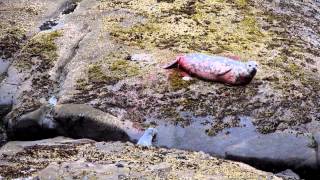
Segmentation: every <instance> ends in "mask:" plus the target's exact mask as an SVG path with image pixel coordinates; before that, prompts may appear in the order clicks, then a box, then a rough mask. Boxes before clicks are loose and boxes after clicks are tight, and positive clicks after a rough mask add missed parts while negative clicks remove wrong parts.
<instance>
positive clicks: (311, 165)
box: [226, 133, 318, 176]
mask: <svg viewBox="0 0 320 180" xmlns="http://www.w3.org/2000/svg"><path fill="white" fill-rule="evenodd" d="M311 141H312V139H311V138H310V136H308V135H299V134H294V133H293V134H290V133H273V134H268V135H265V136H253V137H251V138H248V139H246V140H244V141H243V142H241V143H238V144H235V145H232V146H229V147H228V148H227V149H226V158H228V159H233V160H239V161H243V162H247V163H249V164H251V165H255V166H256V167H260V168H266V167H273V168H274V169H277V168H280V169H281V168H283V167H291V168H292V169H294V170H295V171H297V172H299V173H303V171H304V170H306V169H308V170H311V171H310V172H309V175H310V176H312V171H313V173H314V172H316V169H317V164H318V162H317V161H318V160H317V155H316V154H317V153H316V149H315V148H313V147H310V142H311ZM304 175H305V174H304Z"/></svg>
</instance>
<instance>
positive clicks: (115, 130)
mask: <svg viewBox="0 0 320 180" xmlns="http://www.w3.org/2000/svg"><path fill="white" fill-rule="evenodd" d="M54 119H55V120H56V122H57V123H58V128H57V129H58V130H59V131H60V132H62V134H64V135H65V136H68V137H73V138H90V139H94V140H98V141H109V140H118V141H128V140H129V136H128V135H127V133H126V132H124V130H123V129H122V128H121V121H120V120H119V119H118V118H117V117H115V116H112V115H110V114H108V113H105V112H103V111H100V110H97V109H95V108H92V107H90V106H88V105H83V104H63V105H57V106H56V107H55V110H54Z"/></svg>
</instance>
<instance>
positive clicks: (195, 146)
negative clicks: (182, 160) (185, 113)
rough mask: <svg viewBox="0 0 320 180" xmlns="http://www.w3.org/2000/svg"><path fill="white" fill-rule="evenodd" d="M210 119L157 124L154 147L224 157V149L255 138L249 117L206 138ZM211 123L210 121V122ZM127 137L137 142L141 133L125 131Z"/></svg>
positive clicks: (134, 130) (255, 132)
mask: <svg viewBox="0 0 320 180" xmlns="http://www.w3.org/2000/svg"><path fill="white" fill-rule="evenodd" d="M209 120H210V118H208V117H204V118H195V119H194V120H193V122H191V124H190V125H189V126H185V127H182V126H179V125H173V124H170V123H168V122H157V124H158V125H157V126H156V129H157V131H158V134H157V137H156V141H155V143H154V145H155V146H160V147H167V148H176V149H184V150H193V151H203V152H207V153H210V154H214V155H217V156H221V157H224V156H225V151H226V148H227V147H228V146H230V145H233V144H238V143H241V142H242V141H245V140H248V139H249V138H251V137H256V136H257V135H259V133H258V132H257V131H256V129H255V127H254V125H253V124H252V122H251V120H250V118H249V117H240V126H239V127H233V128H226V129H224V130H223V131H221V132H220V133H218V134H217V135H216V136H208V135H207V134H206V129H209V128H210V127H211V124H210V123H208V122H210V121H209ZM211 121H212V120H211ZM127 130H128V131H127V133H128V134H129V136H130V137H131V138H132V139H134V140H137V139H139V138H140V137H141V136H142V134H143V131H139V130H137V129H134V128H129V129H127Z"/></svg>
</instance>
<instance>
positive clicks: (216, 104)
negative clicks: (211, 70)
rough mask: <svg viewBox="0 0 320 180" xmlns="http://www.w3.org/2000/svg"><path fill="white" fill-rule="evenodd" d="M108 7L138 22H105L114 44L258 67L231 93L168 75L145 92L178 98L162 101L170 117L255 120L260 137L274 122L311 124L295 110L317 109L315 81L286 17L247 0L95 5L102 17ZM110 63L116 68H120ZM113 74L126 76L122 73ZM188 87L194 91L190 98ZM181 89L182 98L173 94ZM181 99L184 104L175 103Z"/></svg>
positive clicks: (116, 19)
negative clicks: (225, 57) (227, 58)
mask: <svg viewBox="0 0 320 180" xmlns="http://www.w3.org/2000/svg"><path fill="white" fill-rule="evenodd" d="M106 4H108V6H107V5H106ZM188 5H189V7H188ZM110 7H117V8H118V7H121V8H126V9H129V10H130V12H131V13H133V14H135V15H138V16H142V17H143V18H144V20H143V21H141V22H139V23H136V24H134V25H133V26H130V27H125V26H122V25H121V23H122V22H123V21H124V20H125V19H126V18H130V17H132V16H130V17H129V16H122V15H121V16H120V17H121V18H119V16H114V15H111V16H109V15H107V16H105V18H104V21H103V22H104V26H105V27H106V28H105V30H106V31H108V32H110V35H111V38H112V40H114V41H116V42H118V43H120V44H125V45H128V46H131V47H135V48H138V49H148V50H151V51H158V50H159V49H166V50H171V51H173V52H175V53H187V52H203V53H208V54H217V53H221V54H234V55H238V56H240V57H241V58H242V59H249V58H250V59H253V60H255V61H257V62H258V63H259V65H260V66H259V70H258V74H257V76H256V77H255V79H254V80H253V82H252V83H251V84H249V85H248V86H247V88H241V87H236V88H231V87H225V86H224V85H221V84H218V83H212V84H210V83H209V82H206V83H198V82H197V83H196V84H192V86H191V84H189V82H185V81H183V80H182V79H181V76H180V75H179V73H178V72H175V73H174V74H172V76H170V75H169V78H168V79H166V80H168V81H165V80H163V79H161V81H158V82H157V83H158V84H157V85H156V86H155V87H152V88H151V90H152V92H157V93H159V92H160V93H162V94H164V96H166V95H168V94H170V93H177V94H178V96H174V97H167V101H168V102H167V103H166V105H165V106H167V105H170V106H172V107H173V110H177V109H175V108H179V110H177V111H180V110H183V111H189V112H192V113H193V114H201V115H212V116H215V117H218V119H220V120H221V119H222V118H223V117H225V116H229V115H230V116H233V115H239V114H245V115H249V116H252V117H253V118H254V119H255V125H257V126H259V128H258V129H259V131H261V132H263V133H269V132H273V131H275V130H276V129H277V127H278V125H279V124H280V122H285V121H288V123H286V124H287V126H291V125H292V124H295V123H294V122H298V123H300V122H304V120H303V119H309V118H305V117H306V116H308V113H310V110H308V109H305V110H304V111H303V112H302V113H300V114H299V113H298V112H299V110H301V109H303V108H302V107H299V106H297V104H299V103H300V104H301V103H307V106H310V107H314V109H315V106H316V105H317V104H318V102H316V100H317V99H316V98H317V97H316V96H315V94H316V93H315V92H317V91H318V90H319V88H318V87H319V85H318V84H317V83H316V82H317V78H316V77H315V74H314V73H311V72H308V70H307V69H306V68H305V67H304V65H303V63H301V62H303V61H305V57H304V53H305V52H306V50H305V49H303V47H304V42H301V41H300V40H298V39H294V38H288V37H290V34H286V28H285V26H284V24H285V23H286V21H289V20H290V21H291V20H292V18H287V17H285V16H278V15H275V14H271V13H267V12H264V11H262V10H261V9H260V10H259V9H258V8H257V7H254V5H253V4H252V3H251V2H250V1H247V0H237V1H225V0H204V1H193V0H190V1H182V0H176V1H174V2H173V3H165V2H160V3H155V2H154V1H151V0H146V1H137V0H133V1H130V2H128V1H126V2H125V3H122V2H121V1H117V2H115V3H113V2H110V1H108V2H106V3H104V5H103V4H102V5H101V6H99V8H101V9H102V10H103V8H106V9H108V8H110ZM279 26H281V28H279ZM282 26H283V27H282ZM118 59H123V58H113V59H112V60H110V62H108V63H107V65H106V69H108V67H112V66H111V65H112V63H113V62H114V61H117V60H118ZM115 64H116V65H120V67H121V66H122V64H121V62H120V63H119V64H117V63H115ZM114 70H116V71H119V72H123V71H124V69H121V68H114ZM152 70H155V71H157V70H158V69H152ZM108 71H110V72H111V71H112V69H108ZM122 78H126V76H122ZM162 78H163V77H162ZM196 80H197V79H196ZM205 86H209V87H210V90H207V91H206V92H203V87H205ZM264 87H269V88H270V90H267V91H269V92H266V93H267V94H268V93H269V94H270V95H266V96H265V97H264V96H263V91H264V89H263V88H264ZM192 88H194V89H195V90H193V91H190V89H192ZM179 90H181V92H183V93H178V92H180V91H179ZM184 90H185V91H184ZM200 91H201V94H205V95H204V97H202V96H199V95H195V94H197V93H200ZM260 91H261V92H260ZM309 91H311V92H312V93H311V94H312V95H311V96H310V97H308V99H304V98H303V97H301V95H300V94H306V93H307V92H309ZM192 93H194V94H192ZM211 93H212V94H214V95H211ZM181 94H184V95H181ZM261 94H262V95H261ZM181 98H183V99H184V100H183V101H180V100H181ZM260 98H261V100H260ZM155 101H156V100H155ZM235 102H236V103H235ZM309 102H310V103H309ZM153 103H154V105H155V104H156V103H155V102H153ZM312 103H313V104H312ZM289 105H290V106H289ZM173 110H170V109H162V110H161V111H160V110H159V111H160V112H169V113H168V114H172V117H175V116H177V114H176V113H174V111H173ZM142 111H143V110H142ZM146 111H148V110H146ZM287 111H288V112H289V113H288V114H289V115H288V114H286V112H287ZM290 117H291V118H290ZM292 117H295V118H292ZM177 119H179V118H177ZM307 121H308V120H307Z"/></svg>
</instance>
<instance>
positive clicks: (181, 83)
mask: <svg viewBox="0 0 320 180" xmlns="http://www.w3.org/2000/svg"><path fill="white" fill-rule="evenodd" d="M182 78H183V76H182V75H181V72H180V71H177V70H176V71H171V72H170V74H169V78H168V81H169V83H170V87H171V88H172V90H174V91H177V90H180V89H183V88H187V87H189V86H190V85H191V84H193V83H194V82H195V80H189V81H185V80H183V79H182Z"/></svg>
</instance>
